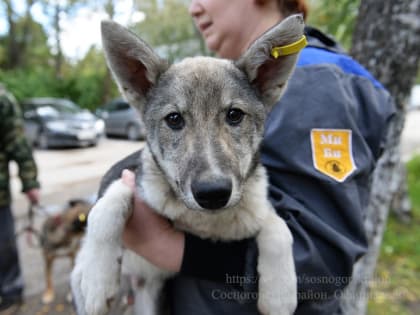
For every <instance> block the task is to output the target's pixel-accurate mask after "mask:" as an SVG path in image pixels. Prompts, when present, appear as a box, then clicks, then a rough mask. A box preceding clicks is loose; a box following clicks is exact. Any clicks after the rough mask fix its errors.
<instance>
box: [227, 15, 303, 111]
mask: <svg viewBox="0 0 420 315" xmlns="http://www.w3.org/2000/svg"><path fill="white" fill-rule="evenodd" d="M303 31H304V21H303V17H302V16H301V15H292V16H290V17H288V18H286V19H285V20H283V21H282V22H281V23H279V24H278V25H276V26H275V27H273V28H272V29H270V30H269V31H268V32H266V33H265V34H263V35H262V36H261V37H260V38H258V39H257V40H256V41H255V42H254V43H253V44H252V45H251V46H250V48H249V49H248V50H247V51H246V52H245V53H244V54H243V55H242V56H241V57H240V58H239V59H238V60H237V61H236V62H235V64H236V66H237V67H238V68H239V69H241V70H242V71H244V72H245V74H246V75H247V76H248V79H249V81H250V82H251V84H252V85H253V86H254V87H255V88H256V89H257V91H258V92H259V93H260V95H261V97H262V101H263V103H264V104H265V106H266V107H267V110H270V109H271V107H272V106H273V105H274V104H275V103H276V102H277V101H278V100H279V98H280V96H281V95H282V93H283V92H284V90H285V87H286V84H287V81H288V79H289V77H290V75H291V74H292V72H293V69H294V67H295V64H296V61H297V58H298V55H299V51H300V49H301V48H303V47H304V46H305V45H306V40H305V38H304V37H303ZM283 48H285V49H283Z"/></svg>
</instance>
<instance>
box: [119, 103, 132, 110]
mask: <svg viewBox="0 0 420 315" xmlns="http://www.w3.org/2000/svg"><path fill="white" fill-rule="evenodd" d="M129 108H130V105H128V104H127V103H118V104H117V108H116V110H127V109H129Z"/></svg>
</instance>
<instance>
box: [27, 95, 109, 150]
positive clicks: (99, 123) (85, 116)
mask: <svg viewBox="0 0 420 315" xmlns="http://www.w3.org/2000/svg"><path fill="white" fill-rule="evenodd" d="M21 106H22V111H23V119H24V123H25V132H26V135H27V137H28V140H29V142H30V143H31V144H32V145H37V146H38V147H39V148H42V149H47V148H49V147H64V146H92V145H96V144H97V143H98V141H99V139H100V138H101V137H103V136H104V130H105V124H104V121H103V120H102V119H100V118H98V117H96V116H95V115H93V114H92V113H91V112H90V111H88V110H86V109H81V108H80V107H79V106H78V105H76V104H75V103H73V102H72V101H70V100H67V99H61V98H47V97H44V98H31V99H26V100H24V101H22V102H21Z"/></svg>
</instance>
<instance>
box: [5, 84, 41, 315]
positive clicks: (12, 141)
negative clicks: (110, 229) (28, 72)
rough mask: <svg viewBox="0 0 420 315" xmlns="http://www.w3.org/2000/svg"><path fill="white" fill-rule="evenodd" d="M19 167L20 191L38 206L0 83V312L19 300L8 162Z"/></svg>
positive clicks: (18, 126) (16, 123) (32, 171)
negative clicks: (13, 162) (12, 162)
mask: <svg viewBox="0 0 420 315" xmlns="http://www.w3.org/2000/svg"><path fill="white" fill-rule="evenodd" d="M12 160H13V161H15V162H16V163H17V164H18V167H19V177H20V179H21V181H22V191H23V192H24V193H25V194H26V196H27V198H28V200H29V202H31V203H35V204H36V203H38V201H39V183H38V181H37V168H36V164H35V161H34V159H33V157H32V152H31V148H30V146H29V144H28V142H27V140H26V138H25V134H24V129H23V120H22V115H21V111H20V109H19V106H18V105H17V103H16V100H15V98H14V97H13V95H11V94H10V93H9V92H8V91H7V90H6V89H5V88H4V87H3V86H2V85H1V84H0V312H1V311H3V310H5V309H9V308H11V307H13V306H14V305H17V304H19V303H20V302H21V300H22V291H23V279H22V275H21V271H20V266H19V258H18V252H17V246H16V239H15V229H14V222H13V215H12V210H11V192H10V183H9V180H10V174H9V162H10V161H12Z"/></svg>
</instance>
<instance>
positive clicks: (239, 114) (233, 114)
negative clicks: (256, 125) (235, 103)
mask: <svg viewBox="0 0 420 315" xmlns="http://www.w3.org/2000/svg"><path fill="white" fill-rule="evenodd" d="M244 116H245V113H244V112H243V111H241V110H240V109H239V108H231V109H229V111H228V112H227V115H226V121H227V123H228V124H229V125H232V126H236V125H239V124H240V123H241V121H242V119H243V118H244Z"/></svg>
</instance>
